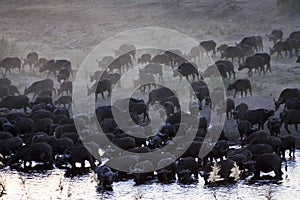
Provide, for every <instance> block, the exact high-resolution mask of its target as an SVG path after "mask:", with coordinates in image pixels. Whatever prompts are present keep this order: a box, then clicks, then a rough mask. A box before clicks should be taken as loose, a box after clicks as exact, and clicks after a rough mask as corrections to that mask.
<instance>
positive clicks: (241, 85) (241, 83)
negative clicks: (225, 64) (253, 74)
mask: <svg viewBox="0 0 300 200" xmlns="http://www.w3.org/2000/svg"><path fill="white" fill-rule="evenodd" d="M233 89H235V92H234V95H233V98H235V96H236V93H237V92H238V91H240V92H241V97H242V98H243V92H245V97H246V96H247V90H248V89H249V92H250V95H251V96H252V90H251V83H250V81H249V80H248V79H238V80H237V81H235V82H234V83H232V84H229V85H228V87H227V90H233Z"/></svg>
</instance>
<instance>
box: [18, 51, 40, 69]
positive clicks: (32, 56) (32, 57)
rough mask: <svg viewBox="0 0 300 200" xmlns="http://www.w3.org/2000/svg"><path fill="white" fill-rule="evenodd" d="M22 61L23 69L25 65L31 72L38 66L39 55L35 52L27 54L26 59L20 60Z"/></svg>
mask: <svg viewBox="0 0 300 200" xmlns="http://www.w3.org/2000/svg"><path fill="white" fill-rule="evenodd" d="M22 60H23V67H25V65H28V66H29V70H30V71H32V69H35V68H36V67H37V66H38V62H39V55H38V53H36V52H31V53H28V54H27V56H26V58H22Z"/></svg>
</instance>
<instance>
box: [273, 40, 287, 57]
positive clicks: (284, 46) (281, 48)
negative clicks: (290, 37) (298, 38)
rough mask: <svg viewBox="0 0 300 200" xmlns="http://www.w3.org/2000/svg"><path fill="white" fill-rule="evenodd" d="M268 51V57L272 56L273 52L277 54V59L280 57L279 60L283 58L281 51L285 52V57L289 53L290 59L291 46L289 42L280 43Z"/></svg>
mask: <svg viewBox="0 0 300 200" xmlns="http://www.w3.org/2000/svg"><path fill="white" fill-rule="evenodd" d="M269 49H270V55H273V54H274V53H275V52H277V58H278V57H279V56H280V57H281V58H283V56H282V53H281V52H282V51H285V56H287V54H288V52H289V53H290V57H292V50H293V48H292V44H291V43H290V42H289V41H282V42H281V41H280V42H277V43H276V44H274V47H273V48H269Z"/></svg>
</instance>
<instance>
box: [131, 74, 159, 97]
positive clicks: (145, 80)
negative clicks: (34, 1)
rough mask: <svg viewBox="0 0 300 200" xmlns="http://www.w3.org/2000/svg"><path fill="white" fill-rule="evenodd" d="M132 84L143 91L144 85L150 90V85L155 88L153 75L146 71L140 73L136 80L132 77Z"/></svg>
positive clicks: (144, 89)
mask: <svg viewBox="0 0 300 200" xmlns="http://www.w3.org/2000/svg"><path fill="white" fill-rule="evenodd" d="M133 84H134V86H135V87H139V89H140V90H141V92H143V93H144V92H145V91H146V87H148V90H150V89H151V85H152V86H153V87H154V88H156V84H155V77H154V75H153V74H148V73H146V74H141V75H140V76H139V78H138V79H137V80H135V79H133Z"/></svg>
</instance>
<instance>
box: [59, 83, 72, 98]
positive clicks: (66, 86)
mask: <svg viewBox="0 0 300 200" xmlns="http://www.w3.org/2000/svg"><path fill="white" fill-rule="evenodd" d="M72 90H73V83H72V81H65V82H63V83H62V84H61V86H60V88H59V89H58V90H57V92H58V95H63V94H64V92H66V93H67V95H69V94H72Z"/></svg>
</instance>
